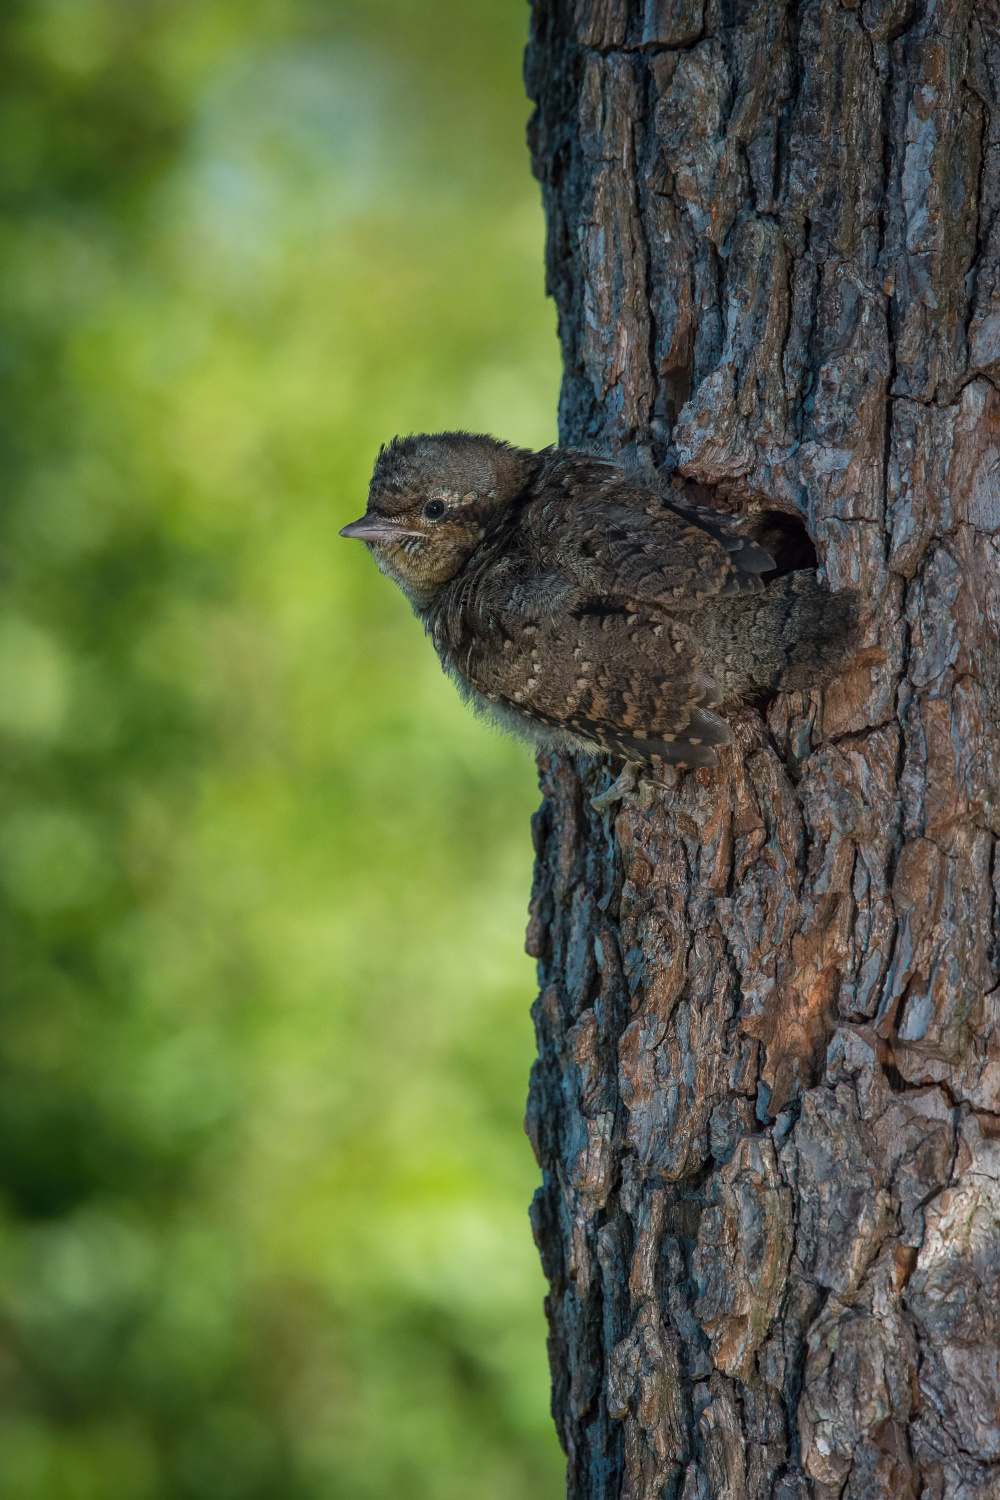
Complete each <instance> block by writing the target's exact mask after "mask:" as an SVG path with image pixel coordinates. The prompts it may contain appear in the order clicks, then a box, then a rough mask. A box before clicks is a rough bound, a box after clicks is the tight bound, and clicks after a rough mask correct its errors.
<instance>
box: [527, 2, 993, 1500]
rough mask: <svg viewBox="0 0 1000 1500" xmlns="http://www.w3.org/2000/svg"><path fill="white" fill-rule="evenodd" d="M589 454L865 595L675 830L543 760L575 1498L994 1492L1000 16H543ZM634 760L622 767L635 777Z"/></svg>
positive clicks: (551, 1243) (539, 1092)
mask: <svg viewBox="0 0 1000 1500" xmlns="http://www.w3.org/2000/svg"><path fill="white" fill-rule="evenodd" d="M526 78H527V83H528V89H529V93H530V94H531V95H532V97H533V99H534V100H535V101H536V109H535V113H534V116H533V119H532V123H531V127H530V141H531V147H532V153H533V161H534V167H535V171H536V174H537V176H538V177H539V179H540V181H541V183H542V187H543V194H544V199H545V206H546V212H547V218H548V251H547V266H548V283H549V289H550V291H551V293H552V295H553V297H554V298H555V301H556V304H557V307H558V311H559V323H560V334H561V339H562V345H563V352H564V362H565V378H564V384H563V392H562V398H561V410H560V422H561V440H562V441H563V442H564V443H567V444H573V445H578V446H589V447H595V446H596V447H599V448H600V449H602V450H603V451H610V452H612V453H615V454H622V455H628V454H630V453H633V452H637V453H639V454H641V455H642V456H643V457H645V458H646V459H647V460H648V459H652V460H653V461H654V462H656V463H658V464H660V465H661V466H663V467H664V468H666V469H668V470H669V469H679V470H680V471H681V472H682V473H683V474H685V475H686V476H688V477H689V478H691V479H694V480H696V481H699V482H701V483H703V484H705V485H709V486H712V487H713V494H714V499H715V503H716V504H718V505H720V506H722V507H723V508H727V509H734V510H735V509H740V508H749V509H751V510H765V511H768V512H773V513H776V515H777V517H778V524H781V519H780V518H781V517H786V518H789V520H788V522H787V524H788V525H790V526H794V525H795V523H796V520H799V521H801V522H802V523H804V525H805V527H806V529H807V531H808V534H809V537H810V538H811V540H812V542H813V543H814V545H815V548H816V553H817V558H818V562H819V565H820V566H821V568H822V569H823V572H824V574H825V577H826V578H827V580H828V581H829V583H830V585H831V587H833V588H844V587H851V588H856V589H859V590H860V591H861V592H862V594H863V596H864V598H865V600H866V602H867V607H868V614H867V626H866V636H865V640H864V642H863V646H862V649H861V650H860V651H859V652H858V654H857V656H856V658H855V659H854V661H853V662H852V663H851V665H850V667H849V669H848V670H847V671H846V672H845V674H844V675H843V676H842V678H841V679H840V680H839V681H838V682H837V683H836V684H835V685H834V686H833V687H832V688H830V689H828V690H827V691H826V692H825V693H819V692H816V693H812V694H807V693H800V694H795V695H792V696H786V697H779V698H776V699H773V700H771V701H770V702H768V703H760V704H757V705H755V706H747V707H745V708H743V709H741V710H739V711H738V712H737V713H736V714H735V716H734V720H733V727H734V729H735V732H736V740H737V744H736V746H735V747H734V749H733V750H732V751H726V752H724V753H723V757H722V764H721V765H720V767H719V769H718V770H712V771H709V770H699V771H694V772H677V771H673V770H667V771H664V773H663V792H662V794H661V795H659V796H658V797H657V799H656V801H655V804H654V805H653V807H652V808H650V809H643V808H640V807H626V808H623V809H622V811H621V812H620V813H619V815H618V816H617V817H615V818H613V819H611V820H609V819H607V818H602V817H601V816H599V815H598V814H597V812H595V811H594V809H593V808H592V807H591V805H590V800H589V799H590V796H591V794H592V793H593V792H594V791H595V790H596V789H597V788H598V786H599V785H603V784H605V782H606V779H607V778H606V773H605V772H604V771H602V770H601V769H600V768H594V767H592V766H591V765H589V764H588V763H587V762H585V761H583V760H580V761H578V762H573V761H571V760H569V759H555V758H543V760H542V762H541V777H542V787H543V791H544V802H543V805H542V808H541V810H540V812H539V814H538V815H537V818H536V847H537V851H538V860H537V870H536V882H535V891H534V896H533V902H532V920H531V926H530V928H529V951H531V952H533V953H534V954H535V956H536V957H537V958H538V960H539V968H540V976H541V988H542V993H541V996H540V999H539V1001H538V1004H537V1007H536V1022H537V1028H538V1040H539V1059H538V1062H537V1064H536V1067H535V1071H534V1075H533V1079H532V1086H531V1093H530V1098H529V1109H528V1124H529V1130H530V1133H531V1135H532V1139H533V1142H534V1145H535V1150H536V1152H537V1154H538V1158H539V1161H540V1163H541V1166H542V1168H543V1185H542V1187H541V1189H540V1190H539V1193H538V1195H537V1197H536V1200H535V1204H534V1206H533V1222H534V1227H535V1233H536V1238H537V1240H538V1244H539V1247H540V1250H541V1254H542V1259H543V1264H544V1267H545V1271H546V1274H547V1276H548V1278H549V1281H550V1284H551V1291H550V1297H549V1302H548V1307H549V1317H550V1324H551V1340H550V1352H551V1358H552V1369H553V1392H554V1394H553V1410H554V1414H555V1419H556V1423H557V1426H558V1429H559V1433H560V1437H561V1439H562V1441H563V1443H564V1445H565V1447H566V1451H567V1455H568V1474H569V1492H570V1495H571V1496H573V1497H578V1500H612V1497H614V1500H618V1497H624V1500H655V1497H661V1496H662V1497H665V1500H674V1497H676V1500H708V1497H713V1500H716V1497H718V1500H722V1497H727V1500H737V1497H748V1500H751V1497H752V1500H758V1497H760V1500H804V1497H806V1496H814V1497H816V1500H833V1497H834V1496H837V1497H845V1500H846V1497H851V1500H862V1497H863V1500H876V1497H882V1496H884V1497H886V1500H888V1497H904V1500H905V1497H908V1496H911V1497H913V1500H916V1497H918V1496H919V1497H922V1500H946V1497H947V1500H987V1497H995V1496H998V1495H1000V1311H998V1308H1000V969H998V963H1000V916H998V887H1000V871H998V868H997V861H996V857H995V845H996V834H997V832H998V829H1000V791H998V784H997V783H998V776H1000V769H998V767H1000V759H998V755H997V752H996V748H995V747H996V745H997V728H998V720H1000V665H998V652H997V629H998V622H1000V557H998V549H1000V390H998V383H1000V5H998V3H997V0H860V3H859V0H854V3H850V0H843V3H842V0H799V3H798V4H794V3H792V4H787V5H782V4H778V3H774V0H534V4H533V13H532V39H531V43H530V45H529V48H528V53H527V59H526ZM602 778H603V779H602Z"/></svg>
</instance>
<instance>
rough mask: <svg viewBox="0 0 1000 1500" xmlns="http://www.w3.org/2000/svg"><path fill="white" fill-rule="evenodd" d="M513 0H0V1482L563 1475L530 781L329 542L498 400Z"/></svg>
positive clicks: (531, 217) (521, 26)
mask: <svg viewBox="0 0 1000 1500" xmlns="http://www.w3.org/2000/svg"><path fill="white" fill-rule="evenodd" d="M526 26H527V12H526V7H525V6H524V5H523V4H522V0H419V3H418V0H364V3H361V4H358V3H355V4H348V3H343V4H341V3H337V0H327V3H318V0H317V3H312V4H310V3H308V0H6V4H5V6H4V8H3V13H2V17H0V185H2V202H0V480H2V500H0V513H2V518H0V568H2V588H0V760H2V776H0V928H2V930H0V953H2V967H0V1007H2V1013H0V1022H2V1024H0V1187H2V1198H0V1201H2V1209H0V1497H2V1500H265V1497H266V1500H279V1497H280V1500H327V1497H329V1500H376V1497H378V1500H424V1497H427V1500H432V1497H433V1500H438V1497H440V1500H466V1497H468V1500H472V1497H475V1500H507V1497H510V1500H515V1497H516V1500H542V1497H552V1500H555V1497H556V1496H558V1495H559V1494H560V1493H561V1492H562V1477H561V1476H562V1461H561V1458H560V1455H559V1453H558V1449H557V1446H556V1443H555V1439H554V1436H553V1434H552V1430H551V1424H550V1421H549V1417H548V1381H547V1371H546V1365H545V1354H544V1324H543V1318H542V1312H541V1300H542V1295H543V1285H542V1279H541V1274H540V1271H539V1269H538V1266H537V1262H536V1256H535V1252H534V1249H533V1246H532V1244H531V1239H530V1233H529V1229H528V1224H527V1218H526V1212H525V1210H526V1205H527V1202H528V1200H529V1198H530V1195H531V1191H532V1189H533V1186H534V1183H535V1180H536V1169H535V1166H534V1162H533V1161H532V1158H531V1154H530V1150H529V1147H528V1144H527V1142H526V1140H525V1138H524V1136H523V1134H522V1132H521V1115H522V1110H523V1099H524V1093H525V1086H526V1079H527V1073H528V1068H529V1064H530V1060H531V1056H532V1050H533V1048H532V1037H531V1029H530V1023H529V1019H528V1006H529V1003H530V1000H531V997H532V993H533V974H532V971H531V966H530V964H529V962H528V960H527V959H526V958H525V957H524V956H523V953H522V951H521V944H522V933H523V925H524V908H525V902H526V896H527V889H528V882H529V876H530V852H529V841H528V830H527V819H528V815H529V813H530V811H531V809H532V808H533V806H534V805H535V802H536V800H537V792H536V788H535V781H534V771H533V766H532V764H531V761H530V757H529V756H528V755H527V752H526V751H525V750H523V749H522V748H520V747H518V746H515V745H511V744H508V743H506V742H504V741H503V740H500V739H498V738H496V737H494V736H493V735H491V733H490V732H489V731H488V730H487V729H485V728H484V727H483V726H482V725H480V724H477V723H476V722H475V721H473V720H472V719H470V718H469V717H468V716H467V714H466V713H465V711H464V710H463V708H462V707H461V705H460V703H459V702H458V700H457V697H456V696H455V694H454V693H453V691H452V690H451V689H450V687H449V686H448V685H447V684H446V682H445V681H444V679H443V678H442V677H441V674H440V672H439V669H438V667H437V664H436V661H435V659H434V656H433V652H432V651H431V649H430V647H429V645H428V643H427V642H426V641H425V640H424V639H423V637H422V633H421V631H420V629H419V626H418V625H417V623H416V622H415V621H414V620H413V618H412V617H411V616H410V614H409V611H408V609H407V606H406V604H405V602H404V600H403V599H402V597H401V596H399V595H398V594H397V593H396V591H395V590H393V589H392V588H391V586H390V585H389V584H387V583H386V582H385V581H384V580H383V579H381V578H380V577H379V576H378V575H377V573H376V572H375V569H374V568H373V567H372V565H371V563H370V561H369V560H368V558H367V557H366V556H365V554H364V551H363V549H362V548H361V547H359V546H357V545H356V544H351V545H349V544H347V543H345V542H341V541H339V540H338V538H337V534H336V533H337V529H338V527H340V526H341V525H343V524H344V522H345V521H347V520H349V519H352V518H353V517H354V516H355V515H356V514H358V513H359V512H360V511H361V510H362V509H363V507H364V496H365V490H366V483H367V477H368V474H369V472H370V467H371V463H372V459H373V455H374V453H375V450H376V449H377V446H378V444H379V442H380V441H382V440H384V439H385V438H386V437H388V436H391V435H392V434H393V433H395V432H397V431H404V432H405V431H409V430H419V429H422V428H435V427H442V426H467V427H471V428H477V429H490V430H493V431H496V432H498V433H501V434H503V435H504V436H506V437H509V438H512V439H513V440H515V441H518V442H522V443H529V444H532V445H542V444H544V443H546V442H549V441H551V440H552V439H553V438H554V436H555V427H554V412H555V402H556V390H557V384H558V356H557V348H556V341H555V337H554V317H553V314H552V311H551V309H550V307H549V306H548V305H547V304H546V303H545V301H544V297H543V289H542V268H541V262H542V254H541V251H542V224H541V214H540V210H539V207H538V201H537V193H536V189H535V187H534V185H533V184H532V182H531V179H530V176H529V170H528V162H527V156H526V152H525V149H524V145H523V127H524V121H525V118H526V115H527V104H526V102H525V100H524V98H523V94H522V89H521V82H520V52H521V48H522V46H523V42H524V34H525V31H526Z"/></svg>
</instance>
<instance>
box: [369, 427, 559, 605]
mask: <svg viewBox="0 0 1000 1500" xmlns="http://www.w3.org/2000/svg"><path fill="white" fill-rule="evenodd" d="M540 462H541V461H540V460H539V459H538V458H537V457H536V455H535V454H533V453H530V452H529V451H528V450H527V449H524V448H512V447H511V446H510V445H509V444H508V443H501V442H498V441H497V439H496V438H492V437H485V436H480V435H477V434H474V433H469V432H439V433H434V434H426V433H421V434H417V435H415V436H412V437H403V438H399V437H397V438H393V440H392V442H391V443H388V444H386V445H385V446H384V447H383V448H382V449H381V450H380V451H379V456H378V459H377V460H376V463H375V472H374V474H373V475H372V482H371V488H370V489H369V492H368V509H367V511H366V512H365V514H364V515H363V516H362V517H361V519H360V520H358V521H352V522H351V524H350V525H349V526H345V527H344V528H343V530H342V531H341V533H340V534H341V536H346V537H355V538H357V539H358V540H359V541H362V542H365V543H366V544H367V547H368V550H369V552H371V554H372V556H373V557H374V559H375V561H376V563H377V564H378V566H379V568H380V569H381V570H382V572H383V573H386V574H388V576H389V577H390V578H393V579H394V580H395V581H396V583H398V584H399V586H400V588H401V589H402V590H403V592H404V593H405V594H406V596H407V598H408V599H409V600H410V602H411V604H412V605H413V607H414V608H415V609H417V610H422V609H426V608H427V606H428V605H429V604H430V603H431V602H432V600H433V599H434V596H435V595H436V594H437V593H438V591H439V590H440V589H441V588H443V587H444V585H445V584H446V583H447V582H448V581H449V580H450V579H452V578H454V577H455V574H456V573H458V572H459V571H460V570H461V569H462V568H463V567H464V566H465V564H466V563H467V562H468V560H469V558H470V557H471V556H472V554H473V552H474V551H475V550H476V548H477V547H478V546H479V544H480V542H481V541H482V540H483V538H484V537H485V536H486V535H487V534H488V533H489V532H490V531H491V530H492V529H493V527H495V526H496V524H497V523H498V521H500V520H501V519H502V518H503V516H504V515H506V513H507V512H508V511H509V510H510V509H511V508H512V507H513V506H514V505H515V504H516V502H517V500H518V498H519V497H520V496H521V495H522V494H523V493H524V491H525V490H526V489H527V487H528V486H529V484H530V483H531V480H532V479H533V478H534V475H535V473H536V471H537V469H538V468H539V466H540Z"/></svg>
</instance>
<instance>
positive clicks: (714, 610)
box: [342, 433, 855, 766]
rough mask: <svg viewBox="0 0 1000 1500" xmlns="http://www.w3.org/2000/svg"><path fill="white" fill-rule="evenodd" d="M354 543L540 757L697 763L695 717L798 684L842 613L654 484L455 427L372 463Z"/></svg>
mask: <svg viewBox="0 0 1000 1500" xmlns="http://www.w3.org/2000/svg"><path fill="white" fill-rule="evenodd" d="M342 535H345V536H354V537H358V538H360V539H362V540H364V541H365V542H366V543H367V544H368V547H369V549H370V550H371V552H372V554H373V556H374V558H375V560H376V562H377V563H378V565H379V567H380V568H381V569H382V571H383V572H385V573H387V574H388V575H389V576H390V577H392V578H393V579H395V581H396V582H397V583H398V584H399V585H400V587H401V588H402V589H403V590H404V592H405V593H406V594H407V596H408V597H409V599H410V601H411V603H412V604H413V607H414V609H415V610H416V612H417V613H418V614H419V615H420V617H421V618H422V619H423V621H424V624H425V627H426V629H427V631H428V633H429V634H430V635H431V636H432V638H433V641H434V645H435V647H436V649H437V652H438V655H439V656H440V658H441V662H442V664H443V666H444V668H445V671H447V672H448V673H449V674H450V675H451V676H452V677H453V678H454V680H455V681H456V683H457V684H458V686H459V688H460V689H461V691H462V692H463V693H464V694H465V695H466V696H467V697H468V698H469V699H470V700H471V701H472V703H473V704H474V706H475V707H477V708H478V709H481V710H484V711H485V712H487V713H488V714H489V715H490V716H491V717H492V718H494V719H495V720H496V721H497V722H499V723H500V724H501V725H502V726H503V727H504V728H505V729H508V730H511V731H513V732H515V733H519V734H521V735H523V736H525V737H527V738H529V739H531V740H533V741H535V742H537V743H540V744H545V745H549V746H552V747H554V748H557V749H582V750H586V751H589V752H590V753H600V752H610V753H612V754H615V755H620V756H623V757H624V758H625V759H626V760H629V761H640V762H645V761H650V760H655V759H662V760H664V761H672V762H674V763H678V764H684V765H689V766H698V765H702V766H704V765H715V764H716V762H717V750H716V747H718V746H719V745H724V744H728V743H729V742H730V740H731V734H730V731H729V728H728V725H727V724H726V722H725V720H724V719H723V718H722V717H721V716H720V715H719V714H718V713H717V712H715V710H716V709H717V708H719V707H720V706H721V705H722V704H724V703H725V702H726V701H727V700H732V701H735V700H738V699H740V698H743V697H746V696H747V695H749V694H753V693H757V692H760V691H764V690H766V691H775V690H777V689H779V688H784V689H790V688H795V687H807V686H814V685H816V684H817V683H818V682H819V681H821V680H823V678H824V677H826V676H829V674H830V672H831V670H833V669H835V667H836V666H837V664H838V663H839V662H840V661H841V660H842V658H843V656H844V653H845V647H846V642H847V639H848V637H849V635H850V631H851V627H852V622H853V617H854V612H855V604H854V600H853V597H852V596H849V595H844V594H840V595H834V594H830V593H828V592H827V591H826V590H823V589H821V588H820V586H819V584H818V583H817V581H816V576H815V573H814V572H812V571H810V570H799V571H796V572H793V573H789V574H787V575H785V576H784V577H779V578H775V579H773V581H772V582H770V583H769V584H766V585H765V583H764V582H763V581H762V577H761V575H762V574H766V573H768V572H769V571H773V569H774V561H773V559H772V557H771V555H770V554H769V553H768V552H766V551H765V550H764V549H763V548H762V547H761V546H759V545H758V544H757V543H755V542H754V541H753V540H751V539H749V538H745V537H743V536H741V535H740V534H739V533H738V532H737V531H736V530H735V529H734V528H733V526H732V524H731V518H729V517H727V516H724V515H722V514H720V513H719V512H717V511H713V510H709V509H706V508H704V507H702V506H699V505H697V504H695V503H694V502H693V500H692V499H691V498H690V494H689V493H686V492H685V490H684V489H683V488H677V487H670V486H668V485H665V484H664V483H663V482H662V481H660V480H659V479H658V478H657V476H656V475H654V474H649V475H641V476H640V475H636V474H628V473H626V472H624V471H623V470H621V469H620V468H618V467H616V466H615V465H614V464H611V463H608V462H605V461H604V460H602V459H599V458H594V457H592V456H590V455H587V454H583V453H578V452H574V451H568V450H546V451H545V452H542V453H531V452H528V451H527V450H524V449H517V448H511V447H509V446H508V445H506V444H503V443H499V442H497V441H496V440H495V439H493V438H489V437H479V436H473V435H470V434H468V433H440V434H437V435H434V436H417V437H408V438H397V439H396V440H395V441H394V442H392V443H390V444H389V445H388V446H387V447H385V448H383V449H382V451H381V453H380V454H379V458H378V462H377V463H376V465H375V473H374V476H373V478H372V484H371V492H370V495H369V501H368V511H367V513H366V515H365V516H364V517H362V518H361V520H359V521H355V522H354V523H353V524H352V525H351V526H347V527H345V528H344V531H343V533H342Z"/></svg>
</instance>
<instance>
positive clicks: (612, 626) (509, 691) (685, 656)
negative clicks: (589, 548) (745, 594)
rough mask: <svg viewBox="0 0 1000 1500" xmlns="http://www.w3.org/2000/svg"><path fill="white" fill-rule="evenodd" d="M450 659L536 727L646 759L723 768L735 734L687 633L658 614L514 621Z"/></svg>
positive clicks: (497, 623)
mask: <svg viewBox="0 0 1000 1500" xmlns="http://www.w3.org/2000/svg"><path fill="white" fill-rule="evenodd" d="M484 623H487V624H488V625H489V626H490V627H491V628H488V629H486V630H483V631H476V632H474V633H466V634H465V636H464V639H463V640H462V643H461V645H460V646H459V647H458V649H456V650H454V651H452V652H450V653H449V652H443V653H442V655H443V656H444V658H445V664H446V666H448V667H450V668H451V669H452V670H453V671H454V673H455V675H456V676H457V677H458V678H459V680H460V681H462V682H464V683H466V684H467V685H468V687H470V688H471V689H472V690H473V691H474V692H476V693H477V694H479V695H480V696H481V697H482V698H485V699H487V700H488V701H489V702H490V703H492V704H495V705H496V706H497V707H498V708H499V709H502V710H505V711H507V713H508V715H509V714H510V713H511V712H512V713H514V714H515V715H517V716H520V717H521V718H523V719H524V720H525V721H526V728H530V727H531V726H532V725H534V726H540V735H539V737H540V738H543V739H544V737H545V736H544V730H545V729H546V728H547V729H548V730H550V731H552V730H559V731H562V732H564V733H566V734H568V735H570V736H571V737H575V738H577V739H579V740H580V741H582V742H584V743H585V744H587V745H589V746H594V747H600V748H601V749H604V750H607V751H610V752H612V753H614V754H617V755H623V756H625V757H626V758H630V759H632V758H634V759H638V760H649V759H651V758H653V757H658V758H660V759H661V760H665V761H669V762H674V763H681V764H685V765H689V766H698V765H715V764H716V763H717V756H716V753H715V748H714V747H716V746H718V745H725V744H729V743H730V741H731V738H732V736H731V734H730V731H729V727H728V725H727V724H726V723H725V721H724V720H723V719H720V718H719V717H718V716H717V715H716V714H714V713H712V712H711V705H712V704H713V703H717V702H718V701H719V697H720V694H719V690H718V688H717V686H716V684H715V683H714V681H713V680H712V679H711V678H710V677H707V676H705V675H704V674H703V672H702V671H701V670H700V669H699V659H700V656H701V652H700V649H699V647H698V646H697V644H696V643H695V641H694V640H693V638H692V635H691V633H690V631H689V630H688V629H687V628H686V626H685V625H684V624H683V623H682V622H680V621H678V620H674V619H670V618H669V617H667V616H658V615H657V614H656V613H655V612H650V611H646V612H645V613H639V614H632V615H626V614H623V613H620V612H610V613H605V614H600V613H576V612H570V611H567V612H565V613H561V614H560V616H559V617H558V618H557V619H553V617H552V616H551V615H548V614H546V613H539V614H537V615H535V616H534V617H533V618H529V617H527V616H523V615H520V614H518V615H513V616H512V615H510V614H506V615H503V616H500V617H497V618H494V619H493V620H492V621H489V622H484Z"/></svg>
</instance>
